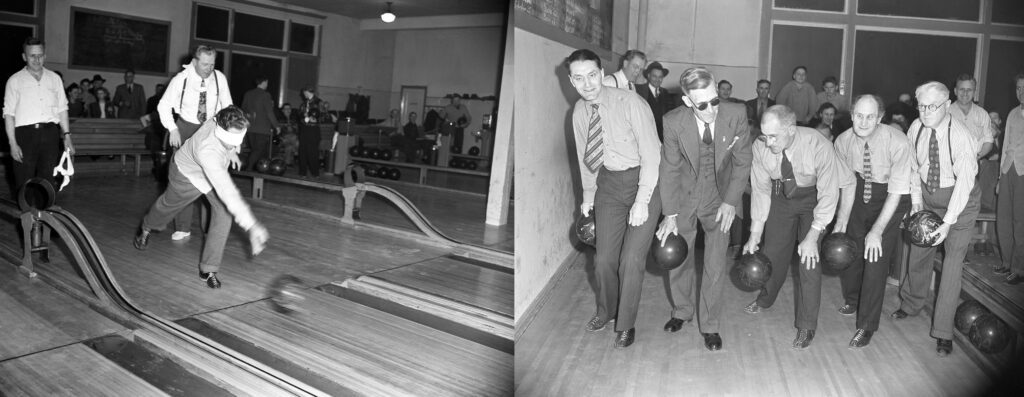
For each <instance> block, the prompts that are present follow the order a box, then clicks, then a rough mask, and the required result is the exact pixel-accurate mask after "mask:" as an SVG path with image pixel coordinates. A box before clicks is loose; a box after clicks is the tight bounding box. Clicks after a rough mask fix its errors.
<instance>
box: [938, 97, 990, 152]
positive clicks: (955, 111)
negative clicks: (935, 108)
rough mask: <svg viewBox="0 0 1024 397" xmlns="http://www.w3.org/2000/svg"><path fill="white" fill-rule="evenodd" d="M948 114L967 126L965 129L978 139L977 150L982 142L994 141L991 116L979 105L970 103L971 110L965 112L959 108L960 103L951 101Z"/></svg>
mask: <svg viewBox="0 0 1024 397" xmlns="http://www.w3.org/2000/svg"><path fill="white" fill-rule="evenodd" d="M949 115H950V116H953V118H954V119H957V120H959V121H960V122H961V123H963V124H964V125H965V126H967V131H968V132H970V133H971V136H973V137H974V139H975V140H977V141H978V150H981V145H983V144H986V143H993V142H995V140H996V138H995V131H994V130H993V129H992V118H990V117H988V112H987V111H985V109H984V108H982V107H981V106H978V105H976V104H973V103H972V104H971V110H969V111H968V112H967V113H966V114H965V113H964V111H963V110H960V105H957V104H956V103H953V104H950V105H949Z"/></svg>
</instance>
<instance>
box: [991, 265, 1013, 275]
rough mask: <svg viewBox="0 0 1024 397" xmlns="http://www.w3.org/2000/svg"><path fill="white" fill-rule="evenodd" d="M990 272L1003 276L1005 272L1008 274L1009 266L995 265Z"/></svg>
mask: <svg viewBox="0 0 1024 397" xmlns="http://www.w3.org/2000/svg"><path fill="white" fill-rule="evenodd" d="M992 273H995V274H998V275H1000V276H1005V275H1007V274H1010V267H1009V266H999V267H997V268H995V269H992Z"/></svg>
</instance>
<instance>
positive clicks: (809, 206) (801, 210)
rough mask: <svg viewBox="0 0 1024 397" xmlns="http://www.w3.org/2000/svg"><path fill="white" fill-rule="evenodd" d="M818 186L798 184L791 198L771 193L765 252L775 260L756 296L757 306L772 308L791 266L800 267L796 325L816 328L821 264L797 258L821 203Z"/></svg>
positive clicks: (795, 291) (819, 297)
mask: <svg viewBox="0 0 1024 397" xmlns="http://www.w3.org/2000/svg"><path fill="white" fill-rule="evenodd" d="M817 194H818V189H817V188H814V187H798V188H796V191H795V192H793V194H792V195H791V197H790V198H788V199H787V198H785V197H783V196H782V195H780V194H773V195H772V205H771V209H769V210H768V221H767V222H765V228H764V234H763V236H764V253H765V255H767V256H768V259H769V260H771V262H772V277H771V278H770V279H768V282H767V283H765V286H764V288H762V289H761V293H760V294H759V295H758V296H757V305H758V306H761V307H771V306H772V305H773V304H775V298H777V297H778V296H779V290H781V289H782V284H783V283H785V282H786V278H787V277H788V276H789V272H790V268H791V267H792V266H794V264H795V265H796V266H797V281H798V284H797V285H796V286H794V287H793V295H794V297H795V300H796V322H795V324H796V327H797V328H800V329H810V330H813V329H817V327H818V309H819V307H820V306H821V264H820V263H819V264H818V265H817V266H815V267H814V269H811V270H807V266H806V265H804V264H802V263H800V260H799V259H797V258H795V257H794V253H795V248H796V244H797V241H802V240H803V239H804V237H805V236H807V232H808V231H810V230H811V222H813V221H814V206H815V205H817V204H818V197H817Z"/></svg>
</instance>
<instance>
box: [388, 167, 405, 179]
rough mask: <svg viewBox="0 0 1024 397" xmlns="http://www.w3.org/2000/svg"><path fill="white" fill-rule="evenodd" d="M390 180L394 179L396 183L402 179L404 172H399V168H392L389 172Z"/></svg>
mask: <svg viewBox="0 0 1024 397" xmlns="http://www.w3.org/2000/svg"><path fill="white" fill-rule="evenodd" d="M388 178H390V179H394V180H396V181H397V180H399V179H402V171H399V170H398V168H391V169H390V170H389V171H388Z"/></svg>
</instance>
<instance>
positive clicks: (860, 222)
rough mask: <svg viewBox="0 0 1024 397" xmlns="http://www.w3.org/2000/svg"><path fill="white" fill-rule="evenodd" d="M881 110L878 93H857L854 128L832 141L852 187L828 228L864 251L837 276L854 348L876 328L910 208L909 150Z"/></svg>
mask: <svg viewBox="0 0 1024 397" xmlns="http://www.w3.org/2000/svg"><path fill="white" fill-rule="evenodd" d="M884 109H885V107H884V105H883V104H882V98H879V97H878V96H875V95H870V94H867V95H861V96H859V97H857V98H856V99H855V100H854V102H853V114H852V117H853V128H851V129H849V130H846V132H843V133H842V134H840V135H839V137H838V138H836V142H835V147H836V155H837V156H839V160H840V161H842V162H843V164H844V165H845V166H846V167H847V168H848V169H849V170H852V171H853V172H854V173H855V175H856V185H855V186H851V187H854V189H846V190H844V191H843V195H842V203H841V205H840V206H839V213H838V214H837V215H836V218H837V219H838V220H837V221H836V225H835V227H834V228H833V229H832V230H833V231H834V232H837V233H839V232H846V233H847V234H849V235H850V237H852V238H853V239H854V240H856V241H857V243H858V245H859V246H858V248H859V250H858V251H863V252H864V255H863V256H862V257H861V258H857V260H856V261H854V263H853V264H852V265H851V266H850V267H848V268H846V269H844V270H843V271H842V272H841V273H840V274H839V281H840V283H841V284H842V289H843V299H844V302H843V303H844V304H843V306H842V307H840V308H839V313H840V314H843V315H846V316H850V315H853V314H856V315H857V331H856V332H855V333H854V335H853V338H852V339H851V340H850V347H851V348H855V349H856V348H861V347H864V346H867V345H868V343H870V342H871V336H872V335H873V334H874V333H875V331H877V330H878V319H879V317H881V314H882V301H883V300H884V299H885V279H886V276H888V274H889V264H890V261H891V260H892V258H893V256H894V251H895V249H896V242H897V241H899V230H900V228H899V223H900V220H902V219H903V216H904V215H906V213H907V211H908V210H909V209H910V178H911V174H912V173H911V157H912V156H913V149H912V148H911V146H910V141H909V140H907V136H906V134H904V133H903V131H900V130H898V129H896V128H893V127H890V126H888V125H885V124H880V121H881V119H882V116H883V115H884V113H885V110H884ZM844 219H847V220H849V221H848V222H843V220H844Z"/></svg>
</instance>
